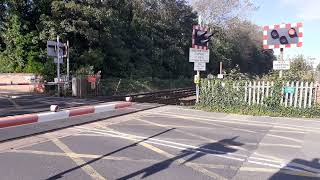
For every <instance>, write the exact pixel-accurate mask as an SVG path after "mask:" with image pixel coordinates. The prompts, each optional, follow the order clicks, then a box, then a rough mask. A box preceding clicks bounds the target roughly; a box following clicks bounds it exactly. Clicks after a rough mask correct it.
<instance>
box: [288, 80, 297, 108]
mask: <svg viewBox="0 0 320 180" xmlns="http://www.w3.org/2000/svg"><path fill="white" fill-rule="evenodd" d="M290 87H291V88H294V82H293V81H292V82H291V86H290ZM296 93H297V92H296V90H295V91H294V94H296ZM294 94H290V103H289V106H290V107H292V104H293V95H294Z"/></svg>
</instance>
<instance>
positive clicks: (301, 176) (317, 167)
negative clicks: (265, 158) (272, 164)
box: [269, 158, 320, 180]
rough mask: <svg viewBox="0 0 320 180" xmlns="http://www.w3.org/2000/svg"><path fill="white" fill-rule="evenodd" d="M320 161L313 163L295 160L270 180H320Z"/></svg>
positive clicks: (314, 160) (316, 159)
mask: <svg viewBox="0 0 320 180" xmlns="http://www.w3.org/2000/svg"><path fill="white" fill-rule="evenodd" d="M319 179H320V159H318V158H315V159H313V160H312V161H307V160H304V159H294V160H292V161H291V162H290V163H289V164H287V165H286V166H285V167H283V168H281V169H280V170H279V171H278V172H277V173H276V174H274V175H273V176H272V177H271V178H270V179H269V180H319Z"/></svg>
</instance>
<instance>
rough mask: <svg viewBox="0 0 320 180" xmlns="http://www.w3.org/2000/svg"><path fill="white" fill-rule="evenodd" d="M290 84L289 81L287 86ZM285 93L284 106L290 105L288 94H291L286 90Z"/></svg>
mask: <svg viewBox="0 0 320 180" xmlns="http://www.w3.org/2000/svg"><path fill="white" fill-rule="evenodd" d="M288 86H289V82H287V84H286V86H285V87H288ZM284 93H285V99H284V107H288V96H289V93H287V92H284Z"/></svg>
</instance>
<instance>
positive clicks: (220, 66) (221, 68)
mask: <svg viewBox="0 0 320 180" xmlns="http://www.w3.org/2000/svg"><path fill="white" fill-rule="evenodd" d="M220 74H222V62H220Z"/></svg>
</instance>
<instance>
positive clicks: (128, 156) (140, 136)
mask: <svg viewBox="0 0 320 180" xmlns="http://www.w3.org/2000/svg"><path fill="white" fill-rule="evenodd" d="M138 106H139V107H142V106H147V105H143V104H140V105H139V104H136V105H135V106H133V107H132V108H133V109H134V108H136V107H138ZM79 118H81V117H79ZM75 120H76V119H75ZM0 131H1V130H0ZM319 134H320V121H319V120H306V119H288V118H270V117H252V116H238V115H228V114H222V113H209V112H202V111H198V110H192V109H188V108H186V107H177V106H163V107H158V108H155V109H150V110H145V111H141V112H137V113H133V114H128V115H124V116H119V117H114V118H107V119H105V120H103V121H99V122H94V123H91V124H86V125H79V126H74V127H71V128H67V129H63V130H59V131H55V132H50V133H46V134H42V135H37V136H32V137H27V138H23V139H19V140H14V141H9V142H4V143H2V144H0V173H1V174H2V177H1V179H3V180H16V179H17V180H18V179H24V180H37V179H41V180H42V179H84V180H86V179H101V180H104V179H155V180H158V179H159V180H160V179H170V180H172V179H179V180H181V179H183V180H188V179H190V180H194V179H241V180H242V179H243V180H249V179H250V180H254V179H271V180H276V179H288V180H291V179H312V180H313V179H320V162H319V160H318V159H317V158H319V157H320V151H319V147H320V146H319V144H320V141H319V140H318V139H319Z"/></svg>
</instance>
